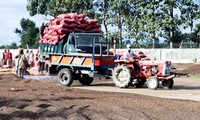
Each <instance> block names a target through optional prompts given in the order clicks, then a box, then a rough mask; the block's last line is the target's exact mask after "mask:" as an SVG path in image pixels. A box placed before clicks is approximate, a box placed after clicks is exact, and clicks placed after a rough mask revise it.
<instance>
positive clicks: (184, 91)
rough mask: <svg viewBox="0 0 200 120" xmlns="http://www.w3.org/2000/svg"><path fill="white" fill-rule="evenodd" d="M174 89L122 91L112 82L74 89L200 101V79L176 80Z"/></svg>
mask: <svg viewBox="0 0 200 120" xmlns="http://www.w3.org/2000/svg"><path fill="white" fill-rule="evenodd" d="M174 82H175V83H174V87H173V88H172V89H170V90H166V89H163V88H162V85H160V86H159V88H158V89H157V90H149V89H148V88H147V86H146V85H144V86H143V87H142V88H137V89H136V88H133V87H129V88H126V89H120V88H117V87H115V85H114V84H113V82H112V81H111V80H110V81H102V82H101V81H100V82H98V83H96V84H92V85H91V86H89V87H87V86H82V85H74V86H73V88H78V89H86V90H96V91H106V92H121V93H134V94H140V95H148V96H154V97H160V98H172V99H183V100H194V101H200V79H198V78H188V77H182V78H179V77H178V78H175V79H174Z"/></svg>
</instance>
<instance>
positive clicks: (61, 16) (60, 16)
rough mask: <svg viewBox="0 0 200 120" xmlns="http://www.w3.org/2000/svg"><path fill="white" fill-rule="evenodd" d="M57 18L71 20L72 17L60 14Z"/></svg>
mask: <svg viewBox="0 0 200 120" xmlns="http://www.w3.org/2000/svg"><path fill="white" fill-rule="evenodd" d="M57 18H60V19H65V18H71V17H70V16H69V15H68V14H60V15H58V16H57Z"/></svg>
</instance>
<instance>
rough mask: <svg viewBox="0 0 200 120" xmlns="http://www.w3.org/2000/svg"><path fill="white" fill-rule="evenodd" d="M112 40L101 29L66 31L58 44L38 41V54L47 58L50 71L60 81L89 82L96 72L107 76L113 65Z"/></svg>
mask: <svg viewBox="0 0 200 120" xmlns="http://www.w3.org/2000/svg"><path fill="white" fill-rule="evenodd" d="M110 46H111V43H109V42H107V41H106V40H105V38H104V36H103V34H102V33H75V32H72V33H69V34H67V35H65V37H63V38H62V39H61V40H60V41H59V42H58V43H57V44H55V45H51V44H45V43H41V44H40V55H41V56H44V57H45V58H46V59H48V60H49V63H50V64H49V74H57V75H58V79H59V82H60V83H61V84H62V85H65V86H70V85H71V84H72V83H73V80H78V81H79V82H80V83H81V84H82V85H90V84H91V83H92V82H93V79H94V77H95V76H110V75H111V73H112V68H114V66H115V63H114V55H113V54H111V53H110V51H109V49H110Z"/></svg>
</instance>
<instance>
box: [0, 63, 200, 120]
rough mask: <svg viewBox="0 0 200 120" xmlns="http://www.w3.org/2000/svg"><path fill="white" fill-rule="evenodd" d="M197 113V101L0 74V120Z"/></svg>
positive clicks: (165, 118) (143, 119)
mask: <svg viewBox="0 0 200 120" xmlns="http://www.w3.org/2000/svg"><path fill="white" fill-rule="evenodd" d="M176 67H177V66H176ZM188 67H190V66H189V65H188ZM177 68H180V67H177ZM186 68H187V67H186ZM178 70H179V69H177V70H176V71H175V72H178ZM184 70H185V69H182V72H184ZM97 82H98V81H97ZM73 84H79V83H78V82H75V83H73ZM199 113H200V102H194V101H189V100H174V99H162V98H155V97H149V96H143V95H136V94H128V93H114V92H113V93H111V92H98V91H88V90H78V89H74V88H70V87H65V86H62V85H60V84H59V83H58V82H57V81H56V80H55V79H53V78H48V79H45V78H44V79H43V80H42V81H41V80H40V81H38V80H32V79H21V78H17V77H16V76H15V75H14V74H10V73H7V72H6V73H4V74H0V119H1V120H9V119H17V120H18V119H20V120H21V119H26V120H27V119H42V120H43V119H44V120H46V119H47V120H50V119H53V120H65V119H67V120H100V119H101V120H130V119H135V120H152V119H153V120H156V119H158V120H170V119H171V120H177V119H184V120H197V119H199V117H200V114H199Z"/></svg>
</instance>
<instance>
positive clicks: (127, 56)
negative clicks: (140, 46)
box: [124, 44, 140, 72]
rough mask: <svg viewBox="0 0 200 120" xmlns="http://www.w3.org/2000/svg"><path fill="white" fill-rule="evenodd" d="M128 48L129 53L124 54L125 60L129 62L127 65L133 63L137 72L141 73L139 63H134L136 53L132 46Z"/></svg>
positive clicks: (128, 45)
mask: <svg viewBox="0 0 200 120" xmlns="http://www.w3.org/2000/svg"><path fill="white" fill-rule="evenodd" d="M126 47H127V51H126V52H125V53H124V59H125V60H126V61H127V63H129V62H133V66H134V68H135V70H136V72H139V71H140V67H139V65H138V63H136V62H135V61H134V59H133V57H134V52H133V50H132V49H131V45H130V44H127V45H126Z"/></svg>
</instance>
